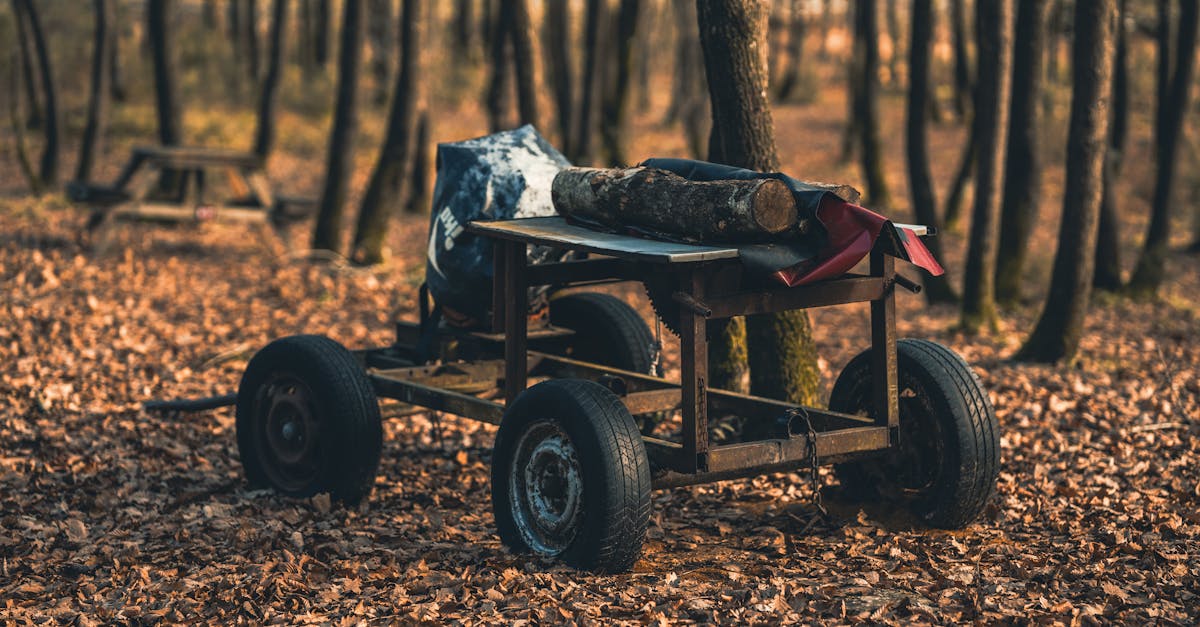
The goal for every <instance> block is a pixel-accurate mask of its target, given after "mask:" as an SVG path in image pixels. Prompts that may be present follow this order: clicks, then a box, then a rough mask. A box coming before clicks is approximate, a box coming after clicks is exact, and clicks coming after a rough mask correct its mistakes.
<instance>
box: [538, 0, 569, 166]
mask: <svg viewBox="0 0 1200 627" xmlns="http://www.w3.org/2000/svg"><path fill="white" fill-rule="evenodd" d="M570 14H571V11H570V5H569V4H568V3H566V2H549V3H547V4H546V24H545V27H544V28H543V29H542V36H543V43H542V46H543V48H544V49H545V53H544V54H543V55H542V58H543V59H544V60H545V61H546V77H547V78H548V79H549V82H550V89H551V90H552V91H553V92H554V107H555V110H556V113H557V114H558V134H559V147H560V148H562V152H563V154H567V155H569V154H572V149H573V148H574V144H573V143H572V141H571V140H572V139H573V133H572V130H573V129H574V121H575V118H574V112H575V106H574V105H575V103H574V98H573V93H574V92H573V91H572V90H573V89H574V87H573V82H572V72H571V20H570V17H571V15H570Z"/></svg>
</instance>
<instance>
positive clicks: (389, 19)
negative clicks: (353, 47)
mask: <svg viewBox="0 0 1200 627" xmlns="http://www.w3.org/2000/svg"><path fill="white" fill-rule="evenodd" d="M367 15H370V16H371V17H370V19H368V20H367V42H368V45H369V46H370V48H371V65H370V68H371V77H372V78H373V79H374V81H373V85H372V90H371V102H372V103H373V104H374V105H375V106H377V107H383V106H385V105H387V100H388V84H389V83H390V81H389V80H388V78H389V77H390V76H391V61H390V59H391V56H392V33H393V32H394V31H395V27H396V26H395V19H394V18H393V16H392V0H367Z"/></svg>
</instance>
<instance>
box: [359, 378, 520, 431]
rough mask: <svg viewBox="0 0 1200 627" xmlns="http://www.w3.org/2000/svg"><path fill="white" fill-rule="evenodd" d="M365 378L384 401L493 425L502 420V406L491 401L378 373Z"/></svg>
mask: <svg viewBox="0 0 1200 627" xmlns="http://www.w3.org/2000/svg"><path fill="white" fill-rule="evenodd" d="M367 376H368V377H369V378H370V379H371V383H372V384H374V386H375V393H376V394H378V395H379V396H382V397H384V398H394V399H396V400H398V401H401V402H404V403H408V404H410V405H419V406H421V407H426V408H428V409H433V410H437V411H444V412H447V413H451V414H455V415H458V416H463V417H465V418H471V419H474V420H479V421H482V422H486V423H489V424H494V425H498V424H500V420H501V418H503V417H504V406H503V405H501V404H500V403H497V402H495V401H489V400H486V399H482V398H479V397H476V396H471V395H469V394H460V393H458V392H452V391H450V390H446V389H442V388H436V387H431V386H428V385H422V384H420V383H416V382H414V381H408V380H405V379H397V378H393V377H390V376H386V375H383V374H380V373H368V375H367Z"/></svg>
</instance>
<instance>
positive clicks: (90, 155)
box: [75, 0, 115, 182]
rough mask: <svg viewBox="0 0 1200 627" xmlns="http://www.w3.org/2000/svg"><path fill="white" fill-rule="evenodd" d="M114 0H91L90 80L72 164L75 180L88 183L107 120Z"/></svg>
mask: <svg viewBox="0 0 1200 627" xmlns="http://www.w3.org/2000/svg"><path fill="white" fill-rule="evenodd" d="M114 3H115V0H92V13H93V14H94V15H95V26H94V27H93V29H92V77H91V84H90V86H89V89H88V109H87V123H86V125H85V126H84V128H83V140H82V141H81V142H80V144H79V161H78V162H77V163H76V165H75V180H77V181H84V182H86V181H88V180H89V179H90V178H91V176H92V164H93V163H95V160H96V151H97V150H98V146H99V145H100V143H101V138H102V136H103V134H104V127H105V125H106V124H107V121H108V99H109V93H108V78H109V75H108V67H107V65H108V55H109V52H108V48H109V46H111V45H112V37H113V35H112V22H113V12H114V8H115V6H114Z"/></svg>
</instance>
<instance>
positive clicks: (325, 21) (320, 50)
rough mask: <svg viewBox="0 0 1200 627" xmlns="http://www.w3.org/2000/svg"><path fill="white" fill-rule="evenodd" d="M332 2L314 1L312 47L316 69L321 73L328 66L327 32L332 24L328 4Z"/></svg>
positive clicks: (329, 0)
mask: <svg viewBox="0 0 1200 627" xmlns="http://www.w3.org/2000/svg"><path fill="white" fill-rule="evenodd" d="M331 1H332V0H316V2H317V32H316V33H314V34H315V35H316V37H315V41H314V42H313V43H314V44H315V45H314V46H313V57H315V58H316V61H317V68H319V69H320V70H321V71H324V70H325V66H326V65H328V64H329V30H330V28H332V26H333V23H332V22H331V20H330V18H331V17H332V13H333V12H332V11H331V10H330V6H329V3H330V2H331Z"/></svg>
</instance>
